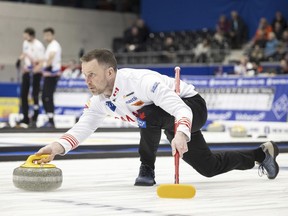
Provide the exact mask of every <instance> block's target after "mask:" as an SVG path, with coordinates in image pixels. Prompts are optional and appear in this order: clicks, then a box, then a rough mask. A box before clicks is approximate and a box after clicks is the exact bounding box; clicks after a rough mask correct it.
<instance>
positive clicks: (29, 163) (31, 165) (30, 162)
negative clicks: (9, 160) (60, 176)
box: [20, 155, 56, 168]
mask: <svg viewBox="0 0 288 216" xmlns="http://www.w3.org/2000/svg"><path fill="white" fill-rule="evenodd" d="M47 157H49V155H39V156H38V155H30V156H29V157H28V158H27V160H26V162H25V163H24V164H22V165H21V166H20V167H22V168H56V166H55V165H54V164H37V163H34V161H37V160H40V159H42V158H47Z"/></svg>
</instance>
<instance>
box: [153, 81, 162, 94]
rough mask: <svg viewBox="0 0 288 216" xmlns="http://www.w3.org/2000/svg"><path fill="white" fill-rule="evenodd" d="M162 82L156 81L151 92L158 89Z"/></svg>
mask: <svg viewBox="0 0 288 216" xmlns="http://www.w3.org/2000/svg"><path fill="white" fill-rule="evenodd" d="M159 84H160V82H155V83H154V84H153V86H152V88H151V92H153V93H154V92H155V90H156V89H157V87H158V85H159Z"/></svg>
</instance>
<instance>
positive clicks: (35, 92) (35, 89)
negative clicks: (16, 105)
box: [21, 72, 42, 124]
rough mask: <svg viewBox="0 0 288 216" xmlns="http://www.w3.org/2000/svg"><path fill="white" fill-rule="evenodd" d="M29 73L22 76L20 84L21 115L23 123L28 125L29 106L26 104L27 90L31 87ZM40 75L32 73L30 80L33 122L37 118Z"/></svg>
mask: <svg viewBox="0 0 288 216" xmlns="http://www.w3.org/2000/svg"><path fill="white" fill-rule="evenodd" d="M30 73H31V72H25V73H23V75H22V84H21V107H22V113H23V116H24V118H23V122H24V123H26V124H29V116H28V114H29V104H28V95H29V89H30V85H31V77H30ZM41 78H42V74H41V73H34V74H33V79H32V96H33V102H34V115H33V119H32V120H33V121H37V117H38V114H39V93H40V82H41Z"/></svg>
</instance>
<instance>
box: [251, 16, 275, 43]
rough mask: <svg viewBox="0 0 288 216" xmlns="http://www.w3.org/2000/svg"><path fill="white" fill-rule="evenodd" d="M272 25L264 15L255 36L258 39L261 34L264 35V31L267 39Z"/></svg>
mask: <svg viewBox="0 0 288 216" xmlns="http://www.w3.org/2000/svg"><path fill="white" fill-rule="evenodd" d="M272 31H273V30H272V27H271V25H269V23H268V22H267V20H266V18H264V17H262V18H261V19H260V21H259V25H258V29H257V30H256V33H255V38H256V39H257V38H258V37H259V36H260V37H262V33H263V32H264V36H265V39H266V40H267V39H268V35H269V33H270V32H272ZM259 34H260V35H259Z"/></svg>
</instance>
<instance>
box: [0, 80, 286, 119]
mask: <svg viewBox="0 0 288 216" xmlns="http://www.w3.org/2000/svg"><path fill="white" fill-rule="evenodd" d="M181 79H182V80H184V81H185V82H187V83H191V84H193V85H194V86H195V87H196V90H197V91H198V92H199V93H200V94H201V95H202V96H203V97H204V98H205V100H206V103H207V107H208V123H209V122H211V121H215V120H234V121H235V120H236V121H270V122H271V121H273V122H287V119H288V76H277V77H253V78H230V77H223V78H217V77H207V76H206V77H198V76H190V75H183V76H181ZM10 85H11V86H10ZM10 85H7V84H5V86H4V87H5V89H9V88H10V87H11V91H4V90H3V91H1V93H0V120H1V121H5V120H7V118H8V116H9V114H10V113H18V110H19V108H18V107H19V100H18V96H17V91H15V92H13V91H12V89H15V88H16V86H15V84H10ZM2 87H3V85H2V84H0V90H1V89H2ZM4 87H3V88H4ZM5 92H7V95H6V93H5ZM90 97H91V94H90V93H89V91H88V89H87V86H86V84H85V81H84V80H64V79H61V80H59V82H58V85H57V91H56V93H55V97H54V100H55V114H56V115H74V116H80V115H81V114H82V112H83V108H84V106H85V104H86V102H87V101H88V100H89V98H90ZM40 101H41V100H40ZM31 105H32V104H31ZM40 105H41V104H40ZM41 109H42V111H41V112H42V113H44V112H43V108H41Z"/></svg>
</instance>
